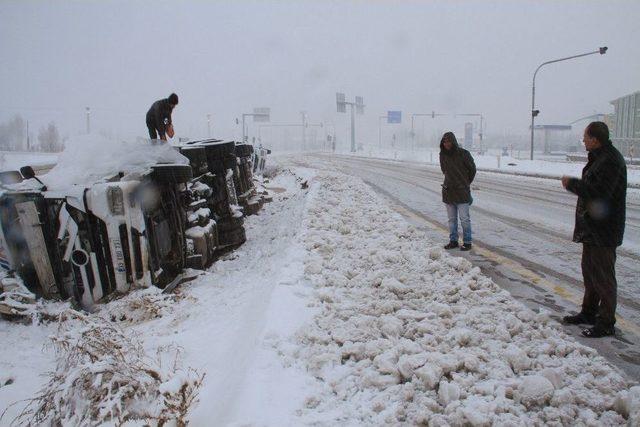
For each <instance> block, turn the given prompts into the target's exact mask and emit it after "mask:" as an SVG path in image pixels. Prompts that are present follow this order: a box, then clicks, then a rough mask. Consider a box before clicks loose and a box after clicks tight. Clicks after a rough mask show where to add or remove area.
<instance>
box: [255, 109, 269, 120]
mask: <svg viewBox="0 0 640 427" xmlns="http://www.w3.org/2000/svg"><path fill="white" fill-rule="evenodd" d="M270 120H271V108H254V109H253V121H254V122H268V121H270Z"/></svg>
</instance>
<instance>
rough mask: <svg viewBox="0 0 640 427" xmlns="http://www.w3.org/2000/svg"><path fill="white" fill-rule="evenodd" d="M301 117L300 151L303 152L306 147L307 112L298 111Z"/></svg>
mask: <svg viewBox="0 0 640 427" xmlns="http://www.w3.org/2000/svg"><path fill="white" fill-rule="evenodd" d="M300 115H301V116H302V151H304V150H305V148H306V145H307V112H306V111H300Z"/></svg>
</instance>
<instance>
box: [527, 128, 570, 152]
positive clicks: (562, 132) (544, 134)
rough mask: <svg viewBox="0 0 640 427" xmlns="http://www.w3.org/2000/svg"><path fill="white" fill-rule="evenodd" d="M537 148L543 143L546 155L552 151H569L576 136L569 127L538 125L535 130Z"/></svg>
mask: <svg viewBox="0 0 640 427" xmlns="http://www.w3.org/2000/svg"><path fill="white" fill-rule="evenodd" d="M533 130H534V136H535V140H536V142H537V143H536V146H538V147H540V143H542V145H543V147H544V154H550V153H551V152H552V151H568V147H569V146H570V145H572V144H575V143H574V136H573V135H572V133H571V126H569V125H536V126H535V127H534V128H533Z"/></svg>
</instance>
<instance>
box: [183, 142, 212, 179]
mask: <svg viewBox="0 0 640 427" xmlns="http://www.w3.org/2000/svg"><path fill="white" fill-rule="evenodd" d="M180 154H182V155H183V156H185V157H186V158H187V159H189V164H190V165H191V168H192V169H193V171H194V172H195V173H196V174H197V175H202V174H205V173H207V172H208V170H209V169H208V166H207V153H206V152H205V150H204V147H199V146H197V145H196V146H194V145H189V146H186V147H180Z"/></svg>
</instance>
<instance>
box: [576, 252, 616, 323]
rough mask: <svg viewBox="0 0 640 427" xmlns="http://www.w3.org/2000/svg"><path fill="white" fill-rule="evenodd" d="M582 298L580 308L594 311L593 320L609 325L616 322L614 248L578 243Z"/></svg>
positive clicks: (586, 311) (589, 313)
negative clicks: (580, 245) (580, 260)
mask: <svg viewBox="0 0 640 427" xmlns="http://www.w3.org/2000/svg"><path fill="white" fill-rule="evenodd" d="M582 277H583V278H584V298H583V300H582V312H583V313H585V314H588V315H596V316H597V318H596V322H597V323H598V324H601V325H602V326H606V327H610V326H613V325H614V324H615V323H616V303H617V293H618V282H616V248H615V246H614V247H601V246H589V245H583V246H582Z"/></svg>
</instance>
